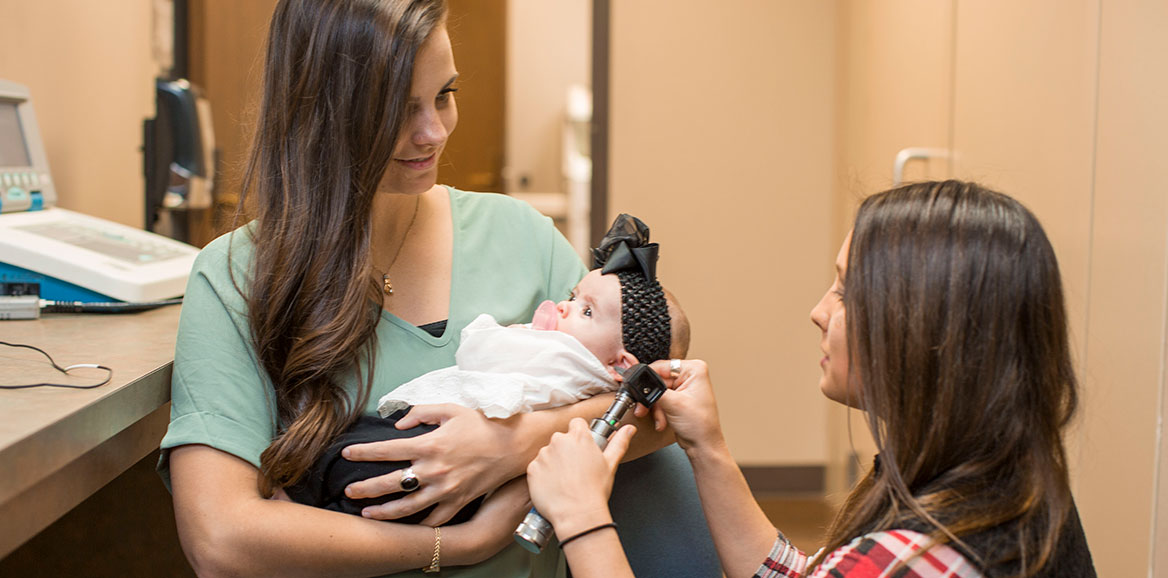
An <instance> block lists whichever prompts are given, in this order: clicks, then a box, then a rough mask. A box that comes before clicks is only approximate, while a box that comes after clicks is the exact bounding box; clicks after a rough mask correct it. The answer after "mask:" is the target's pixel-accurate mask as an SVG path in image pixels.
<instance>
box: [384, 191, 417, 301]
mask: <svg viewBox="0 0 1168 578" xmlns="http://www.w3.org/2000/svg"><path fill="white" fill-rule="evenodd" d="M421 204H422V197H421V195H418V196H415V197H414V216H413V217H410V224H409V225H407V226H406V232H405V234H404V235H402V240H401V244H399V245H398V246H397V252H395V253H394V254H393V259H390V261H389V266H388V267H386V268H385V273H382V274H381V292H382V293H385V294H386V295H393V283H390V281H389V270H390V269H392V268H393V264H394V263H397V258H398V256H399V255H401V252H402V247H405V246H406V239H409V238H410V231H411V230H413V228H414V221H417V220H418V207H419V206H420V205H421Z"/></svg>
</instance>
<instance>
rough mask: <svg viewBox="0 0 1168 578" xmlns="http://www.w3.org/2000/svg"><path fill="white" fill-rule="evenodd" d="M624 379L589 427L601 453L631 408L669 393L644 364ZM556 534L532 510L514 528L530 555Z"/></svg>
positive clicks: (633, 369) (631, 371)
mask: <svg viewBox="0 0 1168 578" xmlns="http://www.w3.org/2000/svg"><path fill="white" fill-rule="evenodd" d="M618 371H619V370H618ZM621 377H622V383H621V387H620V389H619V390H618V391H617V394H616V399H615V400H613V402H612V405H611V406H609V408H608V411H606V412H604V415H603V416H602V417H599V418H596V419H594V420H592V425H591V426H590V428H589V430H590V431H591V433H592V439H593V441H595V442H596V445H597V446H599V447H600V449H602V450H603V449H604V448H605V447H606V446H607V445H608V439H609V437H611V436H612V434H613V433H614V432H615V431H616V430H617V428H618V426H619V424H620V421H621V419H622V418H624V416H625V414H626V413H627V412H628V411H629V410H630V409H632V408H633V407H634V406H636V404H638V403H640V404H641V405H644V406H645V407H651V406H652V405H653V404H654V403H656V402H657V400H658V399H660V397H661V394H663V393H665V390H666V386H665V382H664V381H662V380H661V377H659V376H658V375H657V373H656V372H654V371H653V369H652V368H650V367H649V366H648V365H645V364H643V363H642V364H637V365H634V366H632V367H630V368H629V369H628V370H625V371H624V372H622V373H621ZM553 531H554V530H553V529H552V525H551V523H550V522H548V521H547V520H546V519H545V518H544V517H543V516H541V515H540V514H539V512H537V511H536V509H535V508H532V509H531V511H530V512H528V513H527V517H526V518H524V519H523V522H522V523H521V524H519V527H518V528H516V529H515V541H516V542H519V544H520V545H521V546H523V547H524V548H525V549H526V550H528V551H529V552H532V553H539V551H540V550H542V549H543V547H544V546H545V545H547V542H548V539H549V538H551V535H552V532H553Z"/></svg>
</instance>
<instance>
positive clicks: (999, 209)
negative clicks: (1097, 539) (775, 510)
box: [528, 181, 1095, 578]
mask: <svg viewBox="0 0 1168 578" xmlns="http://www.w3.org/2000/svg"><path fill="white" fill-rule="evenodd" d="M836 270H837V276H836V279H835V282H834V283H833V284H832V286H831V288H830V289H829V290H828V291H827V293H826V294H825V295H824V296H823V298H822V299H821V300H820V301H819V303H818V304H817V305H816V306H815V308H814V309H813V310H812V311H811V320H812V322H813V323H814V324H815V325H816V326H817V327H818V328H819V329H820V331H821V332H822V340H821V347H822V349H823V351H824V357H823V359H822V360H820V366H821V367H822V369H823V376H822V378H821V379H820V382H819V386H820V389H821V390H822V391H823V393H824V395H826V396H827V397H828V398H829V399H832V400H834V401H837V402H840V403H843V404H845V405H848V406H851V407H855V408H857V409H860V410H863V411H864V412H865V414H866V416H867V419H868V425H869V429H870V430H871V433H872V435H873V437H874V439H875V441H876V445H877V447H878V448H879V450H880V454H879V456H878V457H877V460H876V461H875V463H874V464H873V467H872V468H871V469H870V470H869V471H868V472H867V474H866V475H865V476H864V478H863V479H862V480H860V482H859V483H858V484H857V486H856V487H855V488H854V489H853V490H852V492H851V493H850V494H849V496H848V499H847V501H846V503H845V504H844V505H843V507H842V508H841V510H840V512H839V513H838V515H837V517H836V519H835V521H834V522H833V523H832V525H831V527H830V528H829V530H828V533H827V536H826V543H827V545H826V546H825V548H824V549H823V550H821V551H820V554H819V555H817V556H812V557H810V558H809V557H808V556H806V555H805V554H804V553H803V552H801V551H799V550H798V549H797V548H795V547H794V546H793V545H791V544H790V542H788V541H787V539H786V538H784V537H783V535H782V533H781V532H779V533H778V534H777V537H776V531H775V529H774V527H773V526H772V525H771V523H770V521H769V520H768V519H767V517H766V515H765V514H764V513H763V512H762V510H761V509H760V508H759V506H758V504H757V503H756V502H755V501H754V499H753V497H752V495H751V492H750V488H749V487H748V486H747V484H746V481H745V479H744V478H743V476H742V473H741V471H740V470H739V469H738V467H737V465H736V464H735V462H734V460H733V458H732V457H731V455H730V451H729V448H728V447H727V445H726V442H725V438H724V437H723V435H722V431H721V426H720V424H719V421H718V412H717V407H716V404H715V400H714V395H713V387H712V385H711V382H710V379H709V372H708V369H707V367H706V364H705V363H703V362H701V361H696V360H694V361H685V362H680V361H678V360H672V361H670V362H665V361H661V362H658V363H656V364H654V366H653V367H654V369H656V370H657V371H658V373H660V374H661V375H662V377H665V378H666V381H667V383H669V384H670V387H671V390H670V391H667V392H666V393H665V395H664V396H662V397H661V399H660V401H658V402H657V404H656V405H655V406H654V408H653V410H652V411H653V413H654V414H655V415H654V418H655V419H654V422H655V423H656V425H657V427H658V428H662V427H664V425H665V423H666V422H668V424H669V425H670V426H672V428H673V431H674V432H675V433H676V434H677V438H678V443H679V444H680V445H681V446H682V448H684V449H685V451H686V453H687V455H688V456H689V458H690V461H691V463H692V464H693V469H694V475H695V476H696V478H697V484H698V491H699V494H700V496H701V499H702V506H703V510H704V511H705V514H706V518H707V520H708V522H709V525H710V530H711V533H712V534H713V536H714V541H715V544H716V546H717V549H718V554H719V557H720V558H721V561H722V565H723V568H724V570H725V572H726V575H727V576H731V577H736V576H751V575H753V576H760V577H774V576H789V577H796V576H813V577H826V576H833V577H835V576H849V577H869V576H871V577H875V576H900V577H910V578H911V577H917V578H928V577H933V576H937V577H940V576H955V577H971V576H1028V577H1029V576H1043V577H1046V576H1084V577H1093V576H1095V570H1094V566H1093V565H1092V562H1091V554H1090V551H1089V550H1088V548H1087V543H1086V539H1085V537H1084V535H1083V530H1082V527H1081V525H1080V523H1079V518H1078V514H1077V512H1076V510H1075V506H1074V501H1073V499H1072V497H1071V492H1070V486H1069V482H1068V474H1067V465H1066V455H1065V450H1064V448H1063V442H1062V434H1063V431H1064V429H1065V428H1066V426H1067V424H1068V423H1069V422H1070V420H1071V418H1072V416H1073V415H1074V412H1075V408H1076V405H1077V381H1076V378H1075V375H1074V371H1073V368H1072V364H1071V357H1070V348H1069V345H1068V337H1067V321H1066V312H1065V306H1064V302H1063V293H1062V282H1061V279H1060V277H1059V269H1058V263H1057V262H1056V260H1055V256H1054V251H1053V249H1052V248H1051V246H1050V243H1049V241H1048V240H1047V238H1046V235H1045V233H1044V232H1043V230H1042V227H1041V225H1040V224H1039V223H1038V220H1037V219H1036V218H1035V217H1034V215H1033V214H1031V213H1030V212H1029V211H1028V210H1027V209H1026V208H1024V207H1023V206H1022V205H1021V204H1019V203H1018V202H1017V201H1015V200H1013V199H1011V198H1010V197H1007V196H1005V195H1002V194H1000V193H996V192H993V191H990V190H987V189H984V188H982V187H980V186H978V185H976V184H972V183H965V182H959V181H945V182H930V183H918V184H912V185H907V186H904V187H900V188H897V189H893V190H890V191H885V192H883V193H880V194H877V195H874V196H872V197H870V198H868V199H867V200H865V201H864V203H863V204H862V206H861V207H860V210H859V213H858V214H857V217H856V222H855V225H854V228H853V230H852V232H851V233H849V235H848V237H847V239H845V240H844V243H843V247H842V248H841V249H840V253H839V256H838V257H837V259H836ZM641 411H644V410H643V409H641ZM633 433H634V432H633V430H632V426H625V428H624V429H622V430H620V431H619V432H618V434H617V435H616V436H614V439H613V440H612V441H611V442H610V444H609V446H608V448H607V449H606V450H605V451H604V452H601V451H599V450H597V448H596V447H595V445H594V444H593V442H592V440H591V437H590V436H589V435H588V431H587V427H586V426H585V425H584V422H583V420H576V421H574V422H573V423H572V425H571V427H570V430H569V432H568V433H567V434H556V435H555V436H554V437H553V438H552V442H551V444H550V445H549V446H548V447H546V448H544V449H543V450H542V451H541V452H540V456H539V458H538V459H537V460H536V461H534V462H532V464H531V465H530V466H529V468H528V484H529V486H530V488H531V497H532V501H533V502H534V503H535V505H536V507H537V508H538V509H539V511H540V512H541V513H543V514H544V516H546V517H547V519H549V520H550V521H551V522H552V523H553V524H554V526H555V529H556V535H557V536H558V537H559V539H560V543H561V545H562V546H563V551H564V554H565V555H566V556H567V558H568V562H569V565H570V567H571V569H572V574H573V575H574V576H576V577H577V578H588V577H590V576H631V572H630V571H629V570H628V566H627V564H626V563H625V562H624V557H623V553H622V551H621V546H620V542H619V540H618V537H617V534H616V532H615V530H616V528H615V527H614V525H613V524H612V523H611V522H612V518H611V515H610V514H609V511H608V507H607V497H608V491H609V488H610V487H611V481H612V471H613V469H614V468H615V467H616V464H617V463H618V462H619V461H620V456H621V455H622V454H623V451H624V449H625V448H626V447H627V445H628V442H629V440H630V439H631V437H632V435H633Z"/></svg>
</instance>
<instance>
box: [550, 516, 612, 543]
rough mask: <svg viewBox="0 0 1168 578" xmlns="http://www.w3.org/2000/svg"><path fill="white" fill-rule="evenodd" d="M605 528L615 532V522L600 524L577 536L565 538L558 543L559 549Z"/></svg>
mask: <svg viewBox="0 0 1168 578" xmlns="http://www.w3.org/2000/svg"><path fill="white" fill-rule="evenodd" d="M605 528H612V529H613V530H616V522H609V523H607V524H601V525H599V526H596V527H595V528H589V529H587V530H584V531H583V532H580V533H579V534H575V535H573V536H571V537H569V538H565V539H563V540H561V541H560V548H561V549H563V547H564V546H567V545H568V542H571V541H572V540H575V539H576V538H583V537H584V536H587V535H588V534H591V533H593V532H599V531H601V530H603V529H605Z"/></svg>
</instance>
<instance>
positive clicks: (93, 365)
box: [0, 341, 114, 389]
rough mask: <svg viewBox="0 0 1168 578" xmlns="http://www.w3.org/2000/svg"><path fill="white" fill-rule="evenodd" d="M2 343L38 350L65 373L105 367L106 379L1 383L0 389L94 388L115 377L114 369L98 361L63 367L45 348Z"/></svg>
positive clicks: (55, 367) (8, 344)
mask: <svg viewBox="0 0 1168 578" xmlns="http://www.w3.org/2000/svg"><path fill="white" fill-rule="evenodd" d="M0 345H7V346H8V347H18V348H22V349H31V350H33V351H36V352H38V353H40V354H41V355H44V356H45V358H46V359H48V360H49V364H50V365H52V366H53V369H56V370H57V371H60V372H61V373H64V374H68V373H69V372H70V371H72V370H74V369H84V368H91V369H104V370H105V371H106V376H105V381H103V382H101V383H97V384H94V385H70V384H67V383H27V384H24V385H0V389H29V388H32V387H63V388H66V389H93V388H95V387H101V386H103V385H105V384H107V383H109V382H110V380H111V379H113V377H114V370H112V369H110V368H108V367H106V366H104V365H98V364H96V363H78V364H76V365H70V366H69V367H61V366H60V365H57V362H56V361H53V358H52V356H50V355H49V354H48V353H47V352H45V350H43V349H41V348H39V347H33V346H31V345H25V344H23V343H8V342H7V341H0Z"/></svg>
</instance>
